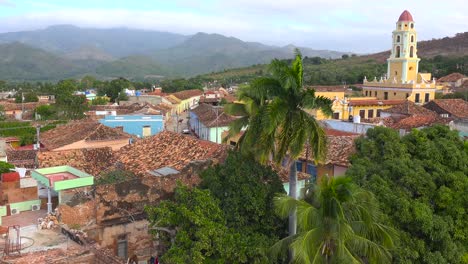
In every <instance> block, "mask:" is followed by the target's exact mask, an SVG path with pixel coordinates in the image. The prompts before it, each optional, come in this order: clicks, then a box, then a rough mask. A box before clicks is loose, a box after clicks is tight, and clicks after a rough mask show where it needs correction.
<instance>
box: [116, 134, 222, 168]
mask: <svg viewBox="0 0 468 264" xmlns="http://www.w3.org/2000/svg"><path fill="white" fill-rule="evenodd" d="M227 148H228V147H227V146H226V145H219V144H216V143H212V142H209V141H204V140H199V139H196V138H194V137H191V136H186V135H182V134H179V133H175V132H170V131H163V132H160V133H159V134H157V135H155V136H152V137H148V138H145V139H143V140H139V141H137V142H136V143H134V144H131V145H128V146H125V147H123V148H121V149H120V150H119V151H117V152H116V157H117V161H118V162H120V163H122V164H123V166H124V168H125V169H126V170H130V171H132V172H133V173H135V174H139V175H143V174H146V173H147V172H148V171H153V170H156V169H159V168H162V167H172V168H174V169H176V170H179V171H180V170H182V169H183V168H184V167H185V166H187V164H188V163H190V162H191V161H194V160H206V159H222V158H224V155H225V154H226V150H227Z"/></svg>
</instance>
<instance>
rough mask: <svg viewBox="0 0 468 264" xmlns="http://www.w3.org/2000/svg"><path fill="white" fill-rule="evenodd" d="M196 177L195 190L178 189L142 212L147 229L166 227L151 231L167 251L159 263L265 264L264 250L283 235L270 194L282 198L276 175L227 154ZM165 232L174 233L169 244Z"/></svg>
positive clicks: (281, 223)
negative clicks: (170, 197) (149, 225)
mask: <svg viewBox="0 0 468 264" xmlns="http://www.w3.org/2000/svg"><path fill="white" fill-rule="evenodd" d="M201 178H202V183H201V184H200V187H199V188H194V189H192V190H188V189H187V188H186V187H183V186H179V187H178V188H177V190H176V193H175V197H174V199H173V200H172V201H164V202H162V203H160V204H159V205H158V206H156V207H148V208H147V211H148V215H149V219H150V221H151V223H152V225H153V226H154V227H163V228H166V230H165V231H161V229H158V230H157V231H155V232H157V233H159V234H160V236H162V237H163V240H165V241H166V243H167V244H169V246H170V248H169V251H167V253H165V254H164V256H163V258H162V261H163V262H164V263H267V262H268V259H267V251H268V248H269V247H271V246H272V245H273V244H274V243H275V242H276V241H278V239H279V238H281V237H284V235H285V231H286V223H285V222H284V221H282V220H281V219H280V218H279V217H278V216H276V215H275V212H274V206H273V197H274V195H275V194H276V193H284V189H283V185H282V184H281V182H280V180H279V177H278V175H277V174H276V173H275V172H274V171H272V170H271V169H270V168H268V167H265V166H262V165H260V164H258V163H256V162H255V161H254V160H252V159H248V158H245V157H244V156H242V155H240V153H238V152H230V153H229V155H228V157H227V158H226V160H225V162H224V163H223V164H219V165H216V166H214V167H211V168H209V169H207V170H205V171H204V172H202V174H201ZM167 230H174V232H173V233H172V237H173V243H172V244H171V243H170V238H171V235H168V234H170V232H172V231H170V232H167ZM175 230H176V231H175ZM164 238H165V239H164Z"/></svg>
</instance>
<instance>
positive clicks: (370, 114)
mask: <svg viewBox="0 0 468 264" xmlns="http://www.w3.org/2000/svg"><path fill="white" fill-rule="evenodd" d="M367 116H368V118H373V117H374V110H368V111H367Z"/></svg>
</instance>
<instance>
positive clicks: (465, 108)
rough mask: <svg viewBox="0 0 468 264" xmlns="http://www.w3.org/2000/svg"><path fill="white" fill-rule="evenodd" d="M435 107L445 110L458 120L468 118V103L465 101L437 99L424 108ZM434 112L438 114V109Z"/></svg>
mask: <svg viewBox="0 0 468 264" xmlns="http://www.w3.org/2000/svg"><path fill="white" fill-rule="evenodd" d="M433 105H435V106H437V107H439V108H441V109H443V110H445V111H446V112H447V113H449V114H450V115H452V116H454V117H456V118H468V102H467V101H465V100H463V99H435V100H432V101H431V102H429V103H427V104H426V105H425V106H424V107H426V108H429V109H432V106H433ZM432 110H433V111H436V112H437V110H436V109H432ZM439 114H440V113H439Z"/></svg>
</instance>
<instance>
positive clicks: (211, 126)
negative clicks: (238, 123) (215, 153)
mask: <svg viewBox="0 0 468 264" xmlns="http://www.w3.org/2000/svg"><path fill="white" fill-rule="evenodd" d="M235 119H236V118H235V117H233V116H230V115H228V114H226V113H224V110H223V108H222V107H219V106H212V105H209V104H201V105H199V106H198V107H196V108H195V109H193V110H191V111H190V119H189V124H190V129H191V130H192V131H193V133H194V134H195V135H196V136H198V137H199V138H200V139H204V140H208V141H211V142H215V143H219V144H221V143H222V134H223V132H225V131H227V130H228V129H229V124H230V123H231V122H232V121H234V120H235Z"/></svg>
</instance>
